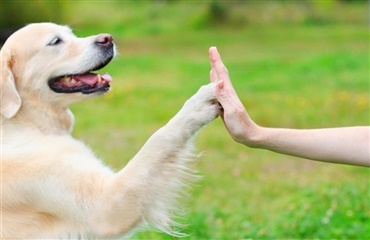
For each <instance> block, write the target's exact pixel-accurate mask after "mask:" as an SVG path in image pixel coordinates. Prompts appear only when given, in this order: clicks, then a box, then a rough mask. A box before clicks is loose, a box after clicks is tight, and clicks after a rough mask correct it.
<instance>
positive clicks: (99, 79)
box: [98, 74, 101, 83]
mask: <svg viewBox="0 0 370 240" xmlns="http://www.w3.org/2000/svg"><path fill="white" fill-rule="evenodd" d="M98 83H101V76H100V74H98Z"/></svg>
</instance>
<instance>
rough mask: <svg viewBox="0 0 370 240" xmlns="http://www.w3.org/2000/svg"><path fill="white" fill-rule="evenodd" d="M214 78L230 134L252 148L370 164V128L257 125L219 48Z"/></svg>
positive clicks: (214, 59) (212, 56) (213, 59)
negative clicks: (308, 127)
mask: <svg viewBox="0 0 370 240" xmlns="http://www.w3.org/2000/svg"><path fill="white" fill-rule="evenodd" d="M209 57H210V63H211V72H210V79H211V82H213V83H216V97H217V100H218V101H219V102H220V104H221V105H222V108H223V113H222V115H221V118H222V120H223V122H224V124H225V127H226V129H227V131H228V132H229V134H230V136H231V137H232V138H233V139H234V140H235V141H236V142H239V143H241V144H244V145H246V146H248V147H253V148H261V149H267V150H271V151H274V152H277V153H282V154H287V155H292V156H296V157H301V158H305V159H311V160H317V161H322V162H330V163H341V164H349V165H356V166H367V167H369V166H370V152H369V151H370V137H369V136H370V127H369V126H356V127H341V128H321V129H287V128H268V127H261V126H259V125H258V124H256V123H255V122H254V121H253V120H252V119H251V118H250V116H249V115H248V112H247V111H246V109H245V108H244V106H243V104H242V102H241V101H240V99H239V98H238V95H237V94H236V91H235V89H234V88H233V86H232V83H231V80H230V78H229V74H228V70H227V68H226V67H225V65H224V64H223V62H222V60H221V56H220V54H219V53H218V51H217V48H216V47H211V48H210V49H209Z"/></svg>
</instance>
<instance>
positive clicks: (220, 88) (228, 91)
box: [216, 80, 244, 111]
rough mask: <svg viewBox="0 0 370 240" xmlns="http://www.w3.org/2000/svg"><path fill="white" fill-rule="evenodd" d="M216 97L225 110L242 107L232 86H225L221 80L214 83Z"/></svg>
mask: <svg viewBox="0 0 370 240" xmlns="http://www.w3.org/2000/svg"><path fill="white" fill-rule="evenodd" d="M216 98H217V100H218V102H219V103H220V104H221V106H222V108H223V109H224V110H225V111H228V110H231V111H232V110H233V109H239V108H240V109H244V106H243V104H242V103H241V101H240V100H239V98H238V96H237V94H236V92H235V90H234V88H232V86H231V87H230V86H226V84H225V82H224V81H223V80H220V81H218V82H217V83H216Z"/></svg>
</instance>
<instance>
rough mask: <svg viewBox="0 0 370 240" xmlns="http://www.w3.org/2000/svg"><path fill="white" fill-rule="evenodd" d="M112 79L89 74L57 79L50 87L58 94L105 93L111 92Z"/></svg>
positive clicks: (54, 79) (107, 75) (104, 75)
mask: <svg viewBox="0 0 370 240" xmlns="http://www.w3.org/2000/svg"><path fill="white" fill-rule="evenodd" d="M112 81H113V79H112V77H111V76H110V75H109V74H108V73H105V74H97V73H92V72H87V73H83V74H71V75H65V76H62V77H56V78H53V79H51V80H50V81H49V87H50V88H51V89H52V90H53V91H54V92H57V93H76V92H81V93H83V94H90V93H96V92H100V93H105V92H107V91H108V90H109V88H110V85H109V83H110V82H112Z"/></svg>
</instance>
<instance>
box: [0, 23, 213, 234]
mask: <svg viewBox="0 0 370 240" xmlns="http://www.w3.org/2000/svg"><path fill="white" fill-rule="evenodd" d="M114 55H115V46H114V42H113V38H112V36H111V35H109V34H100V35H96V36H91V37H86V38H78V37H76V36H75V35H74V34H73V33H72V31H71V29H70V28H68V27H66V26H60V25H56V24H53V23H35V24H30V25H27V26H25V27H24V28H22V29H20V30H18V31H16V32H15V33H14V34H13V35H11V36H10V37H9V38H8V39H7V41H6V42H5V44H4V45H3V47H2V49H1V75H0V78H1V82H0V83H1V84H0V90H1V216H2V217H1V236H2V238H6V239H8V238H33V239H35V238H73V239H76V238H111V237H116V236H122V235H126V234H130V233H132V230H133V229H136V228H138V227H140V226H144V225H149V226H152V227H155V228H156V229H159V230H161V231H164V232H166V233H169V234H176V231H175V230H174V228H173V226H174V224H175V223H174V221H173V215H174V212H176V210H177V209H178V207H179V206H178V204H177V203H178V196H179V195H181V193H182V192H183V191H184V188H186V187H187V185H188V183H189V182H191V181H192V179H193V178H194V176H193V174H192V171H191V168H190V167H189V165H192V164H191V163H192V159H194V155H193V153H192V152H193V150H192V139H193V137H194V136H195V134H196V133H197V132H198V130H200V129H201V128H202V127H203V126H204V125H206V124H208V123H209V122H211V121H212V120H214V119H215V118H216V117H217V116H218V114H219V110H220V109H219V105H218V103H217V101H216V98H215V90H214V89H215V88H214V85H212V84H209V85H206V86H203V87H201V88H200V90H199V91H198V92H197V93H196V94H195V95H194V96H193V97H191V98H190V99H189V100H188V101H186V103H185V104H184V106H183V107H182V109H181V110H180V111H179V112H178V113H177V114H176V115H175V116H174V117H173V118H172V119H171V120H170V121H169V122H168V123H167V124H166V125H165V126H164V127H162V128H161V129H159V130H158V131H157V132H155V133H154V134H153V135H152V136H151V137H150V138H149V140H148V141H147V142H146V143H145V145H144V146H143V147H142V149H141V150H140V151H139V152H138V153H137V155H136V156H135V157H134V158H133V159H132V160H131V161H130V162H129V163H128V164H127V166H126V167H124V168H123V169H122V170H120V171H118V172H113V171H112V170H111V169H109V168H108V167H106V166H105V165H104V164H103V163H102V162H101V160H99V159H98V158H97V157H96V156H95V155H94V154H93V152H92V151H91V150H90V149H89V148H88V147H87V146H85V145H84V144H83V143H82V142H80V141H78V140H76V139H74V138H73V137H72V136H71V135H70V133H71V131H72V128H73V123H74V117H73V115H72V113H71V111H70V110H69V109H68V107H69V105H70V104H72V103H74V102H78V101H81V100H83V99H85V98H87V97H92V96H97V95H99V94H102V93H106V92H107V91H108V90H109V88H110V84H111V81H112V78H111V77H110V76H109V75H108V74H102V75H101V74H97V73H93V72H92V71H95V70H99V69H101V68H103V67H104V66H105V65H107V64H108V63H109V62H110V61H111V60H112V59H113V57H114Z"/></svg>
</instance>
